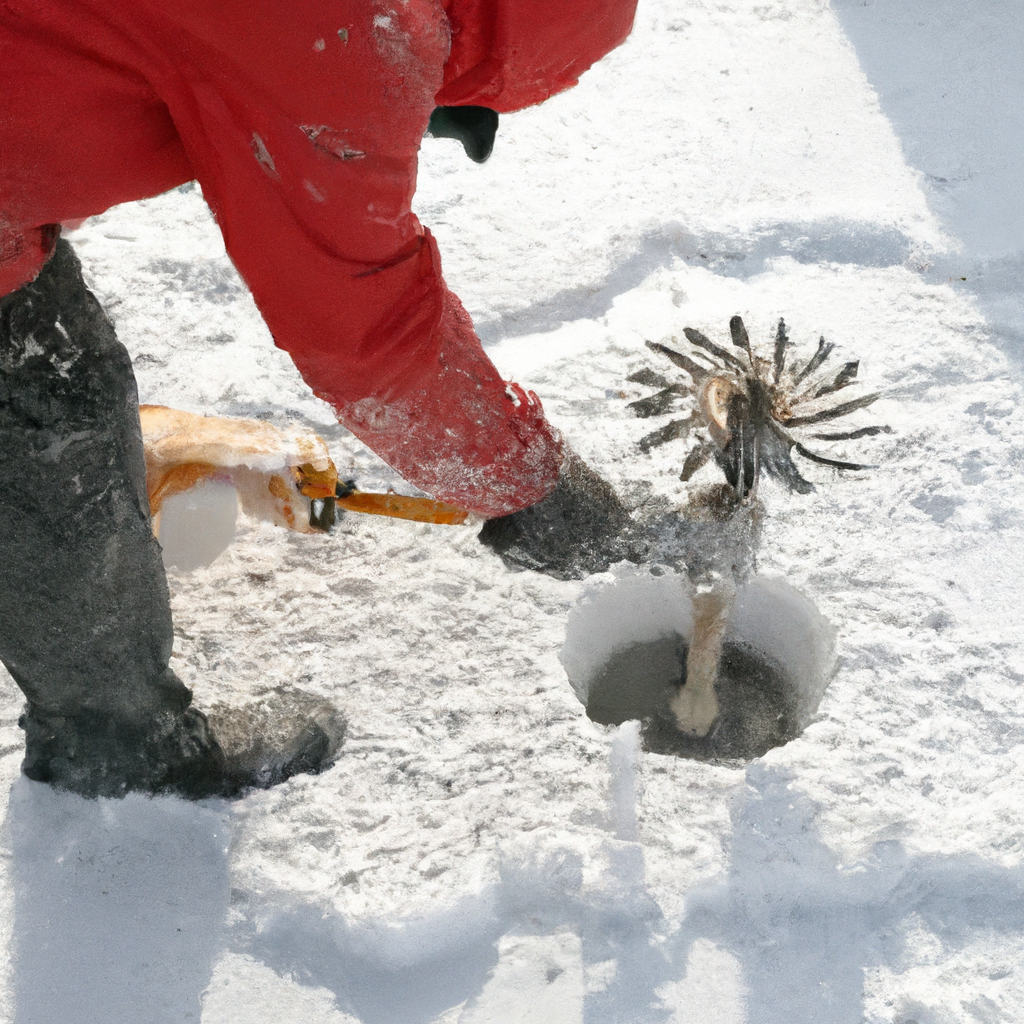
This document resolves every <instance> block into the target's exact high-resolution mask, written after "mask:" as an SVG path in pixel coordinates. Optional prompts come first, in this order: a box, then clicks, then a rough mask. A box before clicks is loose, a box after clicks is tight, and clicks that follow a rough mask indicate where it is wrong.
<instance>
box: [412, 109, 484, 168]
mask: <svg viewBox="0 0 1024 1024" xmlns="http://www.w3.org/2000/svg"><path fill="white" fill-rule="evenodd" d="M497 132H498V115H497V112H496V111H493V110H491V108H490V107H434V112H433V113H432V114H431V115H430V124H429V125H428V126H427V134H428V135H433V136H434V138H435V139H458V140H459V142H461V143H462V148H463V149H464V150H465V151H466V156H468V157H469V159H470V160H473V161H475V162H476V163H478V164H482V163H483V162H484V161H485V160H486V159H487V158H488V157H489V156H490V155H491V150H492V149H494V136H495V135H496V134H497Z"/></svg>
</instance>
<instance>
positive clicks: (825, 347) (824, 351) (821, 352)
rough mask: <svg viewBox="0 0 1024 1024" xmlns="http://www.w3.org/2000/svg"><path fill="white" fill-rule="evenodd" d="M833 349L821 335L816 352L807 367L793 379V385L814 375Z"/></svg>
mask: <svg viewBox="0 0 1024 1024" xmlns="http://www.w3.org/2000/svg"><path fill="white" fill-rule="evenodd" d="M834 348H835V345H833V344H832V342H830V341H829V342H826V341H825V336H824V335H822V336H821V338H819V339H818V351H817V352H815V353H814V355H813V356H811V358H810V359H808V360H807V365H806V366H805V367H804V368H803V369H802V370H801V371H800V372H799V373H798V374H797V375H796V377H795V378H794V379H793V384H794V385H796V384H799V383H800V382H801V381H802V380H805V379H806V378H807V377H808V376H809V375H810V374H812V373H814V371H815V370H816V369H817V368H818V367H819V366H821V364H822V363H823V362H825V360H826V359H828V357H829V356H830V355H831V354H832V350H833V349H834Z"/></svg>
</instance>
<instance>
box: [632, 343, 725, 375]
mask: <svg viewBox="0 0 1024 1024" xmlns="http://www.w3.org/2000/svg"><path fill="white" fill-rule="evenodd" d="M646 345H647V347H648V348H649V349H650V350H651V351H652V352H660V353H661V354H662V355H663V356H667V357H668V358H669V359H671V360H672V362H673V363H675V364H676V366H678V367H679V368H680V369H681V370H685V371H686V372H687V373H688V374H689V375H690V376H691V377H692V378H693V383H694V384H696V385H700V384H703V383H704V381H706V380H707V379H708V377H710V376H711V375H712V374H713V373H714V372H715V371H714V369H713V368H712V367H708V366H701V365H700V363H697V362H694V361H693V360H692V359H691V358H690V357H689V356H685V355H683V353H682V352H677V351H676V350H675V349H674V348H669V347H668V345H662V344H661V342H659V341H648V342H646Z"/></svg>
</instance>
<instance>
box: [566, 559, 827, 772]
mask: <svg viewBox="0 0 1024 1024" xmlns="http://www.w3.org/2000/svg"><path fill="white" fill-rule="evenodd" d="M692 632H693V614H692V610H691V591H690V588H689V585H688V584H687V582H686V580H685V579H684V578H683V577H679V576H674V575H668V576H662V577H645V576H639V575H636V576H632V575H631V576H624V577H622V578H620V579H619V580H618V581H617V582H616V583H615V584H613V585H611V586H607V587H605V588H603V589H602V590H600V591H598V592H596V593H595V594H593V595H592V596H591V597H590V598H589V599H587V600H585V601H584V603H583V604H582V605H580V606H579V607H578V608H577V609H575V611H574V612H573V614H572V615H571V616H570V619H569V623H568V626H567V629H566V640H565V645H564V647H563V649H562V653H561V660H562V663H563V665H564V666H565V670H566V673H567V674H568V676H569V681H570V683H571V684H572V686H573V689H574V690H575V691H576V695H577V696H578V697H579V699H580V701H581V702H582V703H583V705H584V707H585V708H586V709H587V715H588V717H589V718H591V719H592V720H593V721H595V722H600V723H602V724H605V725H619V724H621V723H622V722H625V721H629V720H631V719H639V720H640V722H641V723H642V729H641V737H642V743H643V746H644V748H645V749H646V750H649V751H652V752H654V753H659V754H675V755H678V756H681V757H692V758H698V759H701V760H726V759H728V760H751V759H753V758H756V757H760V756H762V755H763V754H765V753H766V752H767V751H768V750H770V749H771V748H772V747H777V746H781V745H782V744H784V743H788V742H789V741H790V740H791V739H794V738H795V737H797V736H799V735H800V733H801V732H802V731H803V730H804V728H806V726H807V725H808V724H809V723H810V722H811V720H812V719H813V717H814V715H815V713H816V712H817V709H818V704H819V703H820V701H821V697H822V694H823V693H824V691H825V688H826V686H827V685H828V682H829V680H830V678H831V675H832V671H833V666H834V663H835V655H834V631H833V630H832V627H831V626H830V625H829V623H828V622H827V621H826V620H825V619H824V617H823V616H822V615H821V614H820V613H819V612H818V610H817V609H816V608H815V606H814V605H813V603H812V602H811V601H810V600H808V599H807V598H806V597H805V596H803V595H802V594H800V593H799V592H798V591H796V590H794V589H793V588H792V587H790V586H788V585H787V584H785V583H783V582H781V581H779V580H769V579H762V578H755V579H753V580H751V581H750V582H748V583H747V584H746V585H745V586H743V587H741V588H740V590H739V593H738V594H737V598H736V603H735V605H734V607H733V609H732V613H731V615H730V618H729V625H728V627H727V629H726V634H725V640H724V643H723V649H722V658H721V661H720V663H719V672H718V679H717V682H716V684H715V695H716V697H717V699H718V705H719V714H718V718H717V719H716V721H715V724H714V725H713V726H712V728H711V730H710V732H709V733H708V734H707V735H706V736H700V737H698V736H692V735H687V734H684V733H682V732H681V731H680V730H679V729H678V728H677V726H676V722H675V716H674V715H673V713H672V711H671V708H670V702H671V700H672V698H673V697H674V696H676V694H677V693H679V691H680V688H681V687H682V686H684V685H685V677H686V656H687V652H688V650H689V644H690V639H691V636H692Z"/></svg>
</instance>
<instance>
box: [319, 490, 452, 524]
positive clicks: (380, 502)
mask: <svg viewBox="0 0 1024 1024" xmlns="http://www.w3.org/2000/svg"><path fill="white" fill-rule="evenodd" d="M335 500H336V502H337V505H338V508H344V509H348V510H349V511H351V512H366V513H369V514H370V515H373V516H391V517H392V518H393V519H411V520H412V521H413V522H416V523H440V524H442V525H445V526H460V525H461V524H462V523H464V522H465V521H466V520H467V519H468V518H469V513H468V512H464V511H463V510H462V509H461V508H456V507H455V506H454V505H446V504H445V503H444V502H443V501H434V500H433V498H410V497H408V496H407V495H405V494H372V493H370V492H368V491H353V492H352V493H351V494H349V495H348V496H347V497H344V498H337V499H335Z"/></svg>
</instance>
